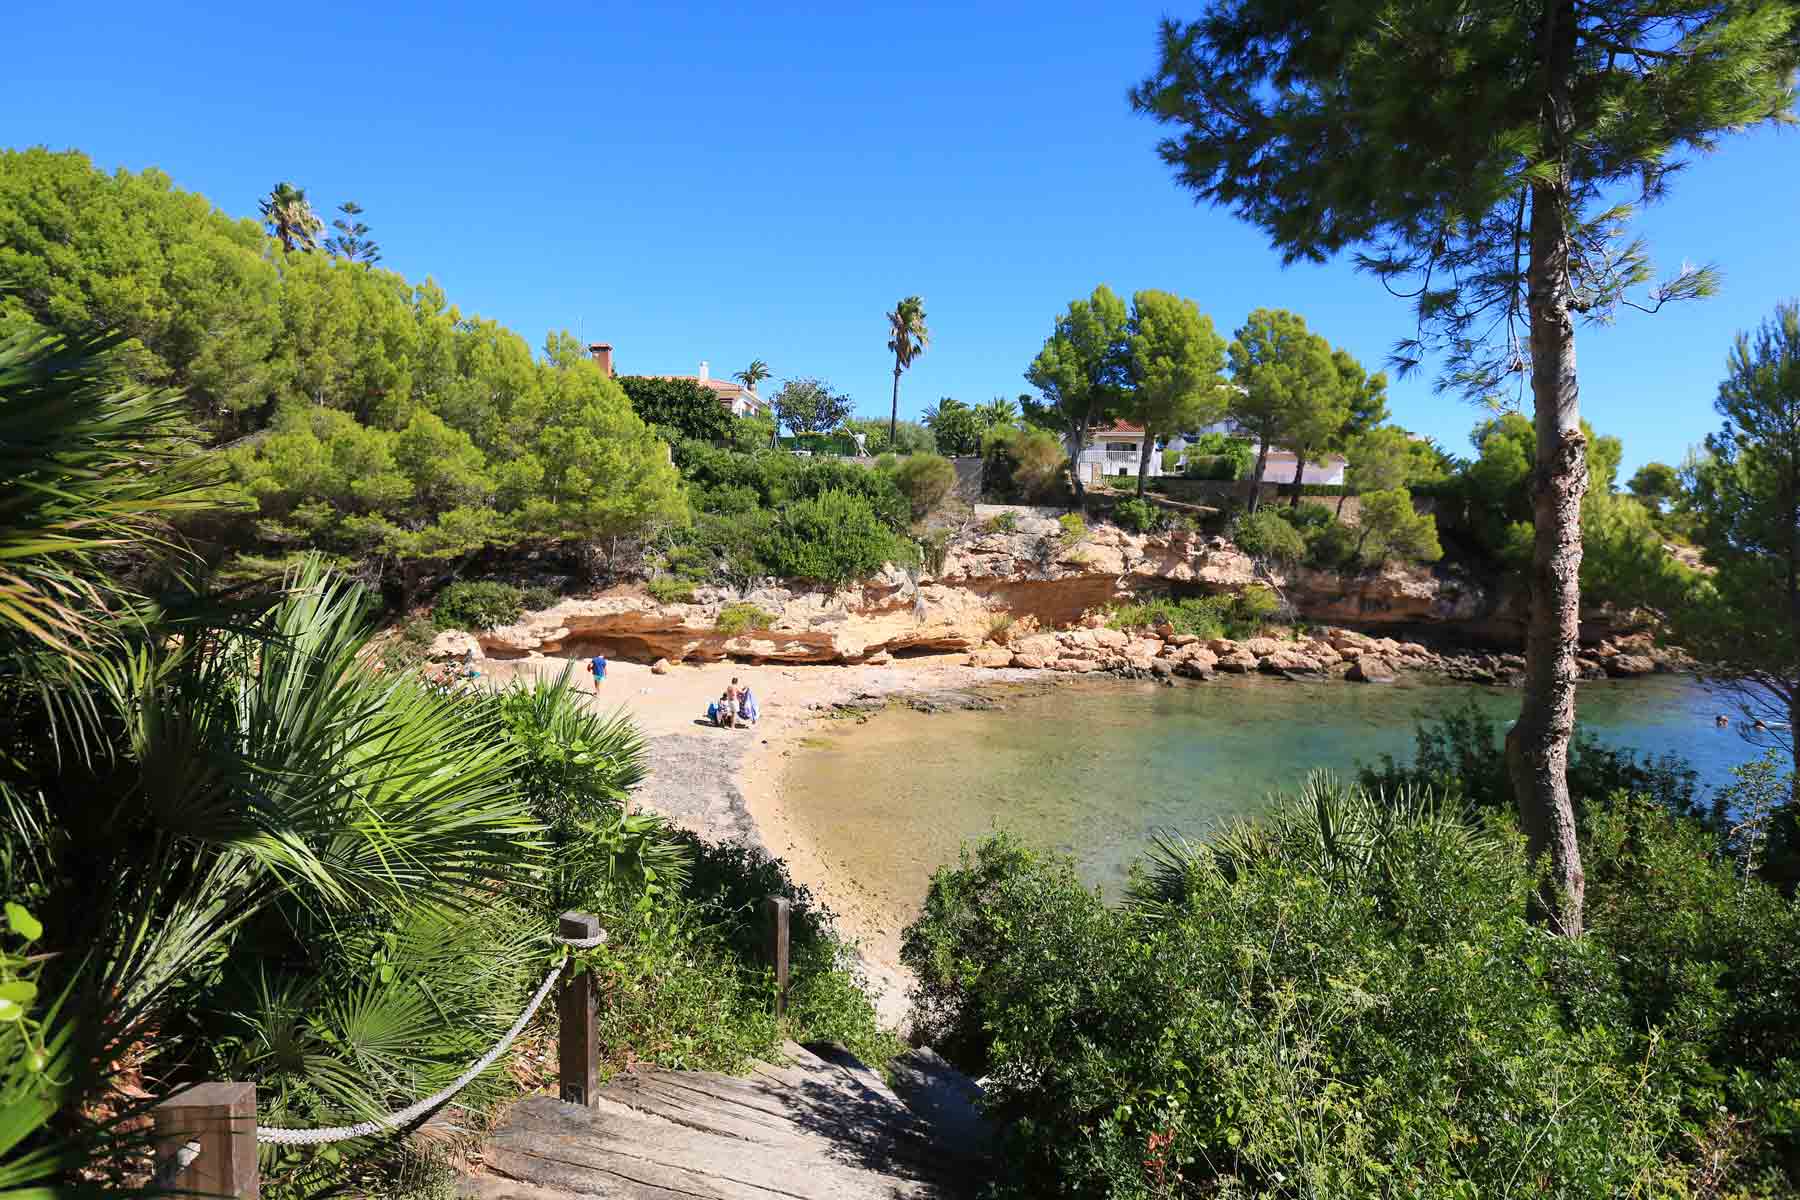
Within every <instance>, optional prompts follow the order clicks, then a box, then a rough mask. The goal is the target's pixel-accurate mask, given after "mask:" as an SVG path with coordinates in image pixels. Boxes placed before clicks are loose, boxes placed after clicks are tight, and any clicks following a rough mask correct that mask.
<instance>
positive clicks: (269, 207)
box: [257, 182, 325, 253]
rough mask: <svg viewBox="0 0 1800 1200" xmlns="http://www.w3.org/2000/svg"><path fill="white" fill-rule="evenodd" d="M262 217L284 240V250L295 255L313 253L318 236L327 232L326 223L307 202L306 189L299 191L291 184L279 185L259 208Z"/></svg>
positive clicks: (272, 230) (272, 232)
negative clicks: (302, 252)
mask: <svg viewBox="0 0 1800 1200" xmlns="http://www.w3.org/2000/svg"><path fill="white" fill-rule="evenodd" d="M257 209H258V211H260V212H261V213H262V218H263V223H264V224H266V225H267V226H268V227H269V232H270V233H271V234H272V235H274V236H275V237H277V238H280V239H281V248H282V249H283V250H286V251H288V252H289V253H292V252H293V251H295V250H312V249H315V248H316V247H317V245H318V236H319V234H320V233H322V232H323V231H324V229H325V222H323V221H321V220H319V214H318V213H316V212H314V211H313V209H312V205H311V204H308V203H307V201H306V189H305V188H297V187H295V186H294V185H293V184H291V183H286V182H282V183H278V184H276V185H275V188H274V190H273V191H271V192H270V193H269V194H268V196H266V197H265V198H264V199H263V201H262V202H261V203H260V204H258V205H257Z"/></svg>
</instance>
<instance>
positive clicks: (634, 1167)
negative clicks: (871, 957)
mask: <svg viewBox="0 0 1800 1200" xmlns="http://www.w3.org/2000/svg"><path fill="white" fill-rule="evenodd" d="M657 1090H658V1092H659V1094H660V1095H663V1096H665V1097H666V1096H667V1092H666V1090H663V1089H661V1085H660V1083H659V1084H658V1085H657ZM644 1094H648V1092H645V1093H644ZM696 1094H701V1095H704V1094H708V1093H707V1092H706V1091H705V1089H700V1090H699V1091H698V1092H697V1093H696ZM667 1102H668V1103H669V1104H671V1105H674V1103H675V1101H674V1100H672V1099H669V1100H667ZM724 1103H726V1104H728V1105H731V1106H732V1107H731V1108H729V1109H722V1108H718V1107H716V1106H710V1105H705V1104H700V1103H699V1102H696V1104H695V1107H694V1108H692V1109H690V1110H688V1117H689V1119H688V1121H686V1122H684V1123H677V1122H675V1121H671V1120H668V1119H666V1118H664V1117H662V1116H661V1115H657V1114H654V1113H651V1112H646V1111H640V1110H638V1109H636V1108H633V1107H629V1106H627V1105H625V1104H621V1103H618V1102H616V1101H614V1100H611V1099H608V1098H605V1097H602V1098H601V1099H599V1100H598V1101H597V1102H596V1104H595V1106H594V1107H593V1108H591V1109H589V1108H582V1107H579V1106H577V1105H573V1104H564V1103H563V1102H561V1101H559V1100H554V1099H551V1098H550V1097H548V1096H533V1097H530V1098H528V1099H526V1100H523V1101H521V1102H519V1103H518V1104H517V1105H515V1106H514V1107H513V1109H512V1110H511V1112H509V1113H508V1115H507V1117H506V1120H505V1121H504V1123H503V1124H502V1126H501V1128H500V1129H499V1130H498V1131H496V1133H495V1134H494V1136H493V1138H492V1140H491V1141H490V1143H489V1145H488V1148H487V1151H486V1154H485V1158H486V1160H487V1162H488V1164H489V1166H490V1167H491V1168H492V1169H493V1171H495V1172H497V1173H498V1174H500V1175H502V1176H505V1177H507V1178H508V1179H510V1180H514V1181H518V1182H519V1183H522V1184H526V1185H531V1186H532V1187H535V1188H538V1189H548V1190H549V1191H552V1192H556V1193H562V1194H563V1195H567V1196H598V1197H621V1198H629V1200H673V1198H675V1197H680V1198H682V1200H752V1198H754V1200H827V1198H842V1200H861V1198H863V1197H871V1198H873V1197H882V1198H884V1200H935V1198H938V1197H952V1196H956V1195H958V1194H959V1189H957V1188H955V1187H954V1186H953V1185H952V1184H948V1183H939V1182H934V1181H932V1180H930V1179H927V1178H921V1177H919V1176H921V1175H922V1174H924V1172H921V1171H919V1170H918V1166H919V1164H918V1163H917V1162H909V1161H906V1160H907V1159H910V1158H912V1156H911V1155H903V1156H902V1155H896V1154H894V1153H893V1152H892V1148H891V1147H890V1146H889V1145H888V1144H886V1141H885V1140H884V1139H872V1140H869V1141H865V1140H858V1139H854V1138H834V1137H832V1136H829V1135H828V1133H827V1132H826V1130H825V1129H824V1127H820V1128H809V1127H807V1126H805V1125H804V1123H802V1122H792V1123H790V1126H789V1128H788V1129H786V1130H784V1129H782V1128H781V1125H780V1123H779V1122H771V1121H769V1120H768V1118H769V1117H770V1116H772V1115H773V1114H769V1113H767V1112H763V1111H761V1110H759V1109H757V1108H755V1107H754V1106H751V1105H746V1104H740V1103H738V1101H737V1099H736V1098H729V1099H727V1100H725V1102H724ZM696 1114H699V1115H696ZM705 1122H713V1123H714V1126H713V1127H712V1128H702V1127H701V1126H702V1124H704V1123H705ZM727 1129H729V1132H727V1131H726V1130H727ZM945 1165H946V1166H948V1160H946V1163H945ZM476 1186H479V1187H484V1188H488V1189H490V1190H488V1191H485V1192H481V1193H478V1194H479V1195H480V1196H482V1197H483V1200H514V1197H515V1196H516V1198H517V1200H542V1198H540V1197H538V1196H534V1195H532V1194H530V1193H527V1192H523V1191H520V1192H517V1193H513V1194H508V1193H506V1192H505V1186H506V1185H504V1184H498V1183H486V1182H483V1183H481V1184H478V1185H476Z"/></svg>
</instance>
